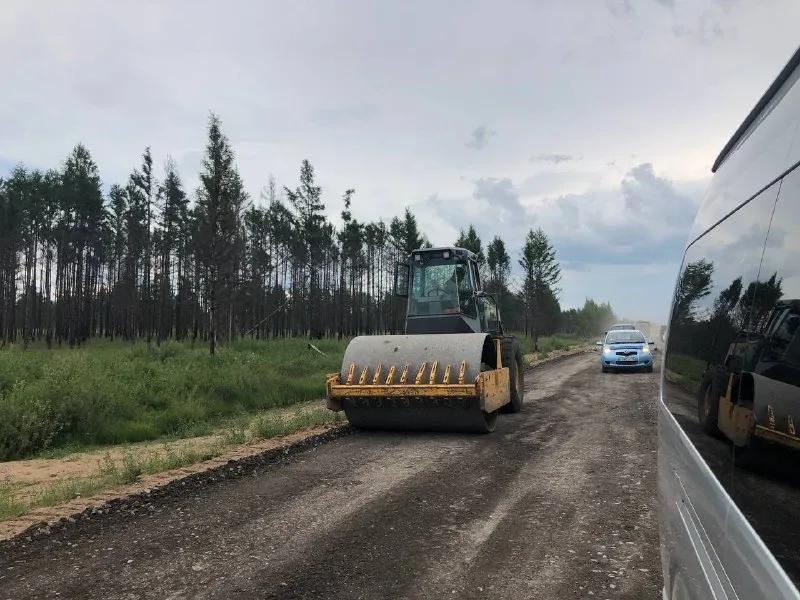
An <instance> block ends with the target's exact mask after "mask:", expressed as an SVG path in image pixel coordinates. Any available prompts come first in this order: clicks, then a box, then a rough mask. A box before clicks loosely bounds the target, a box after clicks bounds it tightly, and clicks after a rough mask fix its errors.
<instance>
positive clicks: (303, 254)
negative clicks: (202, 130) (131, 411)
mask: <svg viewBox="0 0 800 600" xmlns="http://www.w3.org/2000/svg"><path fill="white" fill-rule="evenodd" d="M355 193H356V192H355V190H353V189H350V190H347V191H346V192H345V194H344V197H343V198H341V199H335V200H330V199H327V198H326V199H324V200H323V196H322V189H321V188H320V187H319V186H318V185H317V184H316V180H315V171H314V167H313V166H312V164H311V163H310V162H309V161H308V160H304V161H303V162H302V164H301V165H300V169H299V180H298V185H296V186H294V187H290V186H281V187H279V186H278V184H277V183H276V182H275V180H274V178H272V177H270V178H269V183H268V185H267V186H265V189H264V191H263V192H262V194H261V195H260V197H259V198H251V197H250V195H249V194H248V193H247V192H246V191H245V187H244V184H243V181H242V178H241V177H240V175H239V172H238V170H237V168H236V164H235V156H234V152H233V149H232V147H231V144H230V142H229V140H228V138H227V137H226V136H225V135H224V134H223V132H222V130H221V124H220V121H219V119H218V117H217V116H215V115H213V114H212V115H211V117H210V120H209V124H208V140H207V146H206V149H205V156H204V159H203V163H202V171H201V173H200V185H199V188H198V189H197V190H196V191H195V192H190V191H189V190H186V189H185V188H184V185H183V183H182V181H181V177H180V174H179V173H178V171H177V168H176V165H175V163H174V162H173V161H172V160H171V159H169V158H167V160H166V161H165V163H164V167H163V170H162V171H161V172H157V169H156V168H155V167H154V159H153V157H152V155H151V153H150V149H149V148H145V149H144V152H143V155H142V159H141V164H140V165H139V166H138V167H137V168H134V169H133V170H132V171H131V173H130V176H129V178H128V180H127V181H126V182H121V183H115V184H113V185H111V186H110V188H109V191H108V193H107V194H104V193H103V191H102V185H101V178H100V173H99V172H98V168H97V165H96V164H95V162H94V161H93V159H92V156H91V154H90V152H89V150H88V149H87V148H86V147H85V146H83V145H82V144H78V145H76V146H75V147H74V148H73V150H72V151H71V152H70V153H69V155H68V156H67V158H66V160H65V161H64V163H63V165H62V166H61V167H60V168H59V169H50V170H47V171H46V172H42V171H41V170H37V169H29V168H27V167H25V166H24V165H18V166H17V167H15V168H14V169H13V170H12V171H11V172H10V173H9V174H8V176H7V177H6V178H4V179H0V339H1V340H2V344H3V345H5V344H7V343H20V344H22V345H24V346H26V347H27V345H28V344H29V343H30V342H33V341H42V342H44V343H46V344H47V345H48V346H52V345H54V344H55V345H61V344H65V343H66V344H68V345H69V346H70V347H72V346H77V345H81V344H83V343H85V342H86V341H87V340H90V339H91V338H97V337H104V338H110V339H120V338H121V339H122V340H126V341H135V340H140V339H141V340H146V341H147V342H153V343H161V342H162V341H164V340H168V339H175V340H193V341H201V342H204V343H208V344H209V346H210V349H211V352H212V353H213V352H214V347H215V345H216V344H217V343H226V342H228V341H231V340H234V339H237V338H240V337H243V336H252V337H254V338H258V339H264V338H270V337H286V336H297V335H310V336H313V337H323V336H325V337H328V336H337V337H342V336H351V335H355V334H361V333H376V332H390V333H397V332H400V331H402V323H403V319H404V308H405V307H404V304H403V302H402V300H400V299H397V298H395V297H393V296H392V295H391V288H392V275H393V272H394V265H395V263H396V262H398V261H401V260H403V257H404V256H405V255H407V254H408V253H409V252H410V251H411V250H413V249H416V248H418V247H421V246H428V245H430V241H429V240H428V239H427V238H426V236H425V235H424V234H423V233H422V232H421V231H420V228H419V226H418V223H417V220H416V218H415V216H414V214H413V213H412V212H411V210H409V209H408V208H406V209H405V211H404V213H403V214H402V215H398V216H396V217H394V218H393V219H391V220H390V221H389V222H388V223H387V222H384V221H383V220H379V221H377V222H360V221H359V220H358V219H356V218H355V217H354V216H353V214H352V212H351V201H352V197H353V195H354V194H355ZM328 202H336V203H340V205H341V208H342V210H341V224H340V225H338V226H337V225H334V224H333V223H331V222H330V221H329V220H328V219H327V218H326V216H325V212H324V211H325V206H326V203H328ZM450 242H454V243H457V244H458V245H461V246H464V247H467V248H470V249H471V250H473V251H474V252H476V253H478V254H479V255H480V256H481V257H482V258H484V261H483V267H482V268H483V271H484V281H485V282H486V284H485V287H486V288H487V289H488V290H489V291H491V292H493V293H495V295H496V297H497V298H498V301H499V303H500V307H501V311H502V314H503V319H504V321H505V323H506V326H507V327H510V328H511V329H513V330H516V331H521V332H525V333H528V334H531V335H534V336H536V335H546V334H548V333H554V332H556V331H562V330H563V331H567V332H570V333H576V334H585V335H591V334H593V333H595V331H593V330H594V329H597V327H602V326H603V325H605V323H603V324H601V325H599V326H595V325H593V324H591V321H592V320H601V321H610V320H612V319H613V311H612V310H611V307H610V306H608V305H597V304H595V303H594V302H592V301H587V305H586V306H585V307H584V309H581V310H573V311H572V312H570V311H566V312H563V311H562V310H561V308H560V306H559V303H558V289H557V288H556V285H557V283H558V280H559V274H560V267H559V265H558V262H557V260H556V257H555V250H554V249H553V248H552V246H551V245H550V243H549V241H548V240H547V236H546V235H545V234H544V232H543V231H541V230H536V231H531V232H530V233H529V234H528V238H527V239H526V243H525V247H524V249H523V252H522V255H521V256H520V258H519V264H520V266H521V267H522V268H523V270H524V272H525V273H524V281H523V285H521V286H518V287H519V288H520V289H518V290H512V289H511V288H512V284H511V265H512V259H511V257H510V256H509V254H508V252H507V250H506V246H505V243H504V242H503V240H502V239H500V238H499V237H495V238H494V239H493V240H492V241H491V242H490V243H488V244H487V246H486V248H485V250H484V248H483V245H482V242H481V240H480V238H479V237H478V235H477V232H476V231H475V229H474V227H472V226H471V225H470V226H468V227H467V228H466V230H462V232H461V235H460V236H459V239H458V240H450ZM444 243H447V241H445V242H444ZM582 310H584V311H585V310H590V311H594V313H595V315H594V316H593V317H591V318H589V317H588V316H587V315H586V314H583V313H582V312H581V311H582ZM601 313H602V314H601ZM598 315H600V316H598ZM587 329H589V330H591V331H587Z"/></svg>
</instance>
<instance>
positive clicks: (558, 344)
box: [515, 334, 595, 358]
mask: <svg viewBox="0 0 800 600" xmlns="http://www.w3.org/2000/svg"><path fill="white" fill-rule="evenodd" d="M515 335H516V336H517V340H519V345H520V349H521V350H522V353H523V354H532V353H533V338H530V337H528V336H526V335H524V334H515ZM594 341H595V340H593V339H591V340H590V339H587V338H581V337H578V336H572V335H565V334H556V335H547V336H540V337H539V358H546V357H547V355H549V354H550V353H551V352H553V351H554V350H564V349H567V348H572V347H573V346H582V345H585V344H591V343H594Z"/></svg>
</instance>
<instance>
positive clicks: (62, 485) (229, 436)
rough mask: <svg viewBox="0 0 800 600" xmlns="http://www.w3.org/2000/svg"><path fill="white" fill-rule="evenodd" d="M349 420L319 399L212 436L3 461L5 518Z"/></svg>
mask: <svg viewBox="0 0 800 600" xmlns="http://www.w3.org/2000/svg"><path fill="white" fill-rule="evenodd" d="M345 421H346V419H345V416H344V414H343V413H332V412H330V411H328V410H326V409H325V408H324V406H323V404H322V402H320V401H319V400H316V401H310V402H299V403H297V404H295V405H293V406H291V407H286V408H273V409H270V410H267V411H263V412H261V413H256V414H255V415H247V416H246V417H240V418H239V419H236V420H235V422H232V423H229V424H228V425H226V426H225V427H223V428H220V429H218V430H216V431H215V432H214V433H213V434H211V435H205V436H197V437H192V438H186V439H176V440H169V441H160V442H141V443H137V444H125V445H118V446H110V447H107V448H104V449H94V450H84V451H81V452H75V453H71V454H68V455H64V456H59V457H50V458H35V459H27V460H18V461H9V462H0V522H3V521H8V520H10V519H15V518H17V517H20V516H23V515H25V514H27V513H28V512H29V511H31V510H32V509H37V508H40V507H55V506H58V505H60V504H63V503H66V502H69V501H72V500H75V499H80V498H84V499H86V498H89V497H91V496H93V495H95V494H98V493H101V492H106V491H109V490H113V489H114V488H119V487H120V486H128V485H131V484H135V483H137V482H139V481H141V480H143V479H144V478H147V476H150V475H157V474H160V473H166V472H171V471H175V470H176V469H182V468H184V467H191V466H193V465H197V464H199V463H202V462H204V461H209V460H212V459H215V458H218V457H231V456H242V455H247V454H252V453H257V452H259V451H262V450H263V449H264V444H263V442H265V441H269V440H274V441H275V444H276V445H280V443H281V441H282V440H283V439H285V438H286V437H287V436H292V435H293V434H297V433H298V432H307V433H308V435H311V434H312V433H315V432H318V431H319V430H320V428H326V427H331V426H337V425H341V424H343V423H345ZM0 529H2V528H0Z"/></svg>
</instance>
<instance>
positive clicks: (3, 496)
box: [0, 482, 27, 521]
mask: <svg viewBox="0 0 800 600" xmlns="http://www.w3.org/2000/svg"><path fill="white" fill-rule="evenodd" d="M26 509H27V506H26V504H25V503H24V502H22V501H21V500H20V499H19V498H18V497H17V493H16V486H15V485H13V484H11V483H6V482H0V521H6V520H8V519H13V518H15V517H19V516H20V515H24V514H25V511H26Z"/></svg>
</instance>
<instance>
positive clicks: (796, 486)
mask: <svg viewBox="0 0 800 600" xmlns="http://www.w3.org/2000/svg"><path fill="white" fill-rule="evenodd" d="M780 185H781V187H780V194H779V196H778V201H777V203H776V205H775V210H774V215H773V216H772V220H771V223H770V227H769V235H768V238H767V243H766V246H765V248H764V252H763V258H762V260H761V269H760V272H759V277H758V283H757V285H756V286H754V288H753V295H752V299H751V301H750V306H751V311H752V314H751V318H750V335H749V340H748V342H749V343H748V346H749V348H748V350H749V352H748V356H747V358H746V360H743V361H741V370H742V378H743V379H742V382H743V383H742V384H741V385H740V391H739V395H738V403H739V404H740V405H741V406H744V407H748V408H749V409H750V410H752V411H753V414H754V416H755V419H756V425H757V427H756V432H755V435H754V436H753V437H751V438H750V441H749V443H748V444H747V445H746V446H745V448H744V449H743V450H742V451H741V452H736V453H733V452H731V457H732V460H731V463H732V464H733V466H734V469H733V477H732V480H731V484H730V485H729V486H727V489H728V493H729V494H730V495H731V497H732V498H733V500H734V501H735V502H736V504H737V506H738V507H739V509H740V510H741V511H742V513H743V514H744V515H745V516H746V517H747V519H748V521H749V522H750V525H752V527H753V529H755V531H756V533H757V534H758V535H759V536H760V537H761V539H762V540H763V541H764V543H765V544H766V546H767V547H768V548H769V550H770V551H771V552H772V554H773V555H774V556H775V558H776V559H777V560H778V562H779V563H780V564H781V566H782V567H783V569H784V570H785V571H786V573H787V574H788V575H789V577H790V578H791V579H792V580H793V581H794V583H795V585H796V586H798V587H800V551H798V548H799V547H800V544H798V541H797V535H798V532H800V511H799V510H798V509H797V507H798V505H800V436H798V434H799V433H800V260H799V259H800V169H795V170H794V171H792V172H791V173H789V174H788V175H786V176H785V177H784V178H783V181H782V182H781V184H780ZM765 210H766V209H765ZM723 483H724V480H723ZM738 577H739V575H738V574H731V579H732V581H734V582H735V580H736V579H737V578H738Z"/></svg>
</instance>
